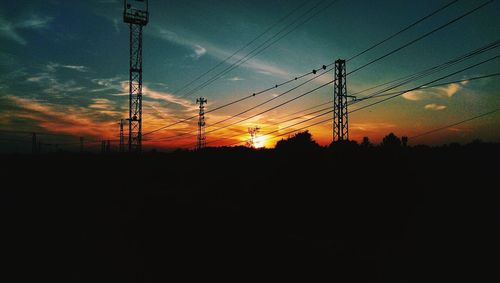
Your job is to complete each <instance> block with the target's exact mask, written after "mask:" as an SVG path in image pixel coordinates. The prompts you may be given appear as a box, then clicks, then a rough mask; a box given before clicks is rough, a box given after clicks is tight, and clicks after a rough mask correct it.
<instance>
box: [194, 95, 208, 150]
mask: <svg viewBox="0 0 500 283" xmlns="http://www.w3.org/2000/svg"><path fill="white" fill-rule="evenodd" d="M196 103H199V104H200V113H199V118H198V140H197V141H198V142H197V144H196V149H198V150H200V149H202V148H204V147H205V144H206V137H205V104H206V103H207V100H206V99H205V98H203V97H200V98H197V99H196Z"/></svg>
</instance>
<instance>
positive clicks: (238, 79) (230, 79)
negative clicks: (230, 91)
mask: <svg viewBox="0 0 500 283" xmlns="http://www.w3.org/2000/svg"><path fill="white" fill-rule="evenodd" d="M227 80H228V81H232V82H237V81H244V80H245V79H243V78H240V77H232V78H229V79H227Z"/></svg>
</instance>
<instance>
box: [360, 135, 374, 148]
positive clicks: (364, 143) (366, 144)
mask: <svg viewBox="0 0 500 283" xmlns="http://www.w3.org/2000/svg"><path fill="white" fill-rule="evenodd" d="M361 146H362V147H372V146H373V144H372V143H371V142H370V139H369V138H368V137H363V141H362V142H361Z"/></svg>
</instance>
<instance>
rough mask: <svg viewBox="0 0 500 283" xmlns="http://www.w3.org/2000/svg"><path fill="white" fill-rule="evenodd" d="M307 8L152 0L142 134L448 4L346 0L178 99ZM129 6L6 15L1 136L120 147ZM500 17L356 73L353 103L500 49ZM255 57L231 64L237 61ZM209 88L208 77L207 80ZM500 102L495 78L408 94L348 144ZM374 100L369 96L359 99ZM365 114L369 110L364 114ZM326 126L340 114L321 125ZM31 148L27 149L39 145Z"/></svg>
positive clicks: (56, 7) (483, 132)
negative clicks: (61, 137) (384, 86)
mask: <svg viewBox="0 0 500 283" xmlns="http://www.w3.org/2000/svg"><path fill="white" fill-rule="evenodd" d="M318 1H319V0H318ZM318 1H309V2H308V3H307V4H305V6H304V8H301V9H300V10H299V11H298V12H296V13H294V14H293V15H292V16H291V17H290V18H289V19H288V20H287V21H285V22H284V23H282V24H281V25H278V26H277V27H276V28H274V29H273V30H271V31H270V32H269V33H268V34H267V35H266V36H264V37H263V38H261V39H260V40H259V41H257V42H256V43H255V44H258V43H260V42H262V41H265V40H266V39H267V38H269V36H271V35H272V34H273V33H275V32H277V31H278V30H279V29H280V28H282V27H283V26H284V25H286V24H287V23H288V22H290V21H291V20H293V18H294V17H296V16H298V15H299V14H300V13H301V12H303V11H305V10H307V8H309V7H312V6H313V5H315V4H316V3H317V2H318ZM302 2H303V1H301V0H293V1H290V0H286V1H285V0H272V1H268V0H266V1H264V0H259V1H243V0H232V1H229V0H226V1H223V0H219V1H189V0H186V1H159V0H151V1H150V10H151V17H150V23H149V25H148V26H146V27H145V29H144V103H143V104H144V108H143V109H144V110H143V112H144V122H143V128H144V132H148V131H150V130H154V129H156V128H158V127H161V126H163V125H167V124H170V123H172V122H175V121H178V120H179V119H182V118H185V117H189V116H192V115H196V113H197V111H198V110H197V106H196V103H195V101H196V98H197V97H200V96H203V97H205V98H207V100H208V105H207V110H209V109H211V108H214V107H217V106H219V105H222V104H224V103H227V102H229V101H232V100H235V99H238V98H241V97H244V96H247V95H249V94H252V93H254V92H256V91H259V90H262V89H266V88H268V87H270V86H273V85H275V84H276V83H280V82H283V81H286V80H288V79H290V78H293V77H295V76H297V75H301V74H304V73H307V72H309V71H311V70H312V69H313V68H317V67H319V66H321V65H323V64H328V63H331V62H333V61H335V59H337V58H349V57H350V56H352V55H354V54H356V53H358V52H360V51H362V50H363V49H365V48H367V47H369V46H371V45H372V44H374V43H376V42H378V41H380V40H381V39H383V38H385V37H387V36H388V35H390V34H392V33H394V32H396V31H398V30H400V29H401V28H402V27H404V26H406V25H408V24H410V23H412V22H414V21H415V20H417V19H419V18H421V17H423V16H424V15H426V14H428V13H430V12H431V11H433V10H435V9H437V8H438V7H441V6H444V5H445V4H446V3H449V2H450V1H409V0H404V1H397V0H390V1H368V0H354V1H347V0H339V1H338V2H337V3H336V4H334V5H333V6H331V7H330V8H328V9H326V10H325V11H323V12H322V13H320V14H319V15H317V16H315V17H314V18H313V19H312V20H310V21H309V22H307V23H306V24H304V25H303V26H301V27H299V28H298V29H297V30H295V31H293V32H292V33H290V34H289V35H288V36H286V37H285V38H283V39H282V40H280V41H279V42H277V43H276V44H275V45H273V46H271V47H270V48H268V49H267V50H266V51H264V52H263V53H262V54H259V55H258V56H256V57H255V58H253V59H251V60H249V61H248V62H246V63H245V64H243V65H242V66H240V67H239V68H237V69H235V70H233V71H232V72H230V73H228V74H226V75H225V76H224V77H222V78H220V79H219V80H217V81H215V82H214V83H213V84H211V85H210V86H208V87H206V88H203V89H202V90H201V91H200V92H198V93H196V94H194V95H191V96H188V97H183V94H185V93H186V92H180V93H174V92H175V90H177V89H179V88H180V87H182V86H183V85H185V84H186V83H187V82H189V81H190V80H191V79H193V78H195V77H197V76H198V75H200V74H202V73H204V72H205V71H206V70H208V69H210V68H211V67H212V66H214V65H216V64H218V63H219V62H220V61H221V60H223V59H224V58H225V57H226V56H228V55H230V54H231V53H233V52H234V51H235V50H237V49H239V48H240V47H241V46H244V45H245V44H246V43H247V42H249V41H250V40H252V39H253V38H255V37H256V36H257V35H258V34H260V33H261V32H262V31H264V30H265V29H266V28H267V27H269V26H270V25H272V24H274V23H275V22H276V21H277V20H278V19H279V18H281V17H283V16H284V15H286V14H287V13H289V12H290V11H292V10H293V9H294V8H295V7H297V6H298V5H299V4H301V3H302ZM328 2H330V0H326V1H325V2H324V3H325V5H326V4H327V3H328ZM480 2H482V1H463V0H462V1H458V3H457V4H455V5H452V6H451V7H449V8H448V9H446V10H444V11H443V12H440V13H439V14H437V15H435V16H434V17H432V18H430V19H429V20H427V21H425V22H422V23H420V24H419V25H417V26H415V27H414V28H412V29H410V30H408V31H407V32H405V33H404V34H401V35H400V36H398V37H396V38H394V39H393V40H391V41H389V42H387V43H384V44H382V45H381V46H379V47H377V48H375V49H374V50H372V51H370V52H367V53H366V54H363V55H362V56H359V57H357V58H356V59H354V60H352V61H350V62H348V65H347V69H348V71H349V70H353V69H355V68H356V67H359V66H362V65H363V64H365V63H366V62H369V61H370V60H372V59H375V58H377V57H379V56H381V55H383V54H385V53H387V52H389V51H391V50H393V49H395V48H397V47H399V46H401V45H402V44H404V43H406V42H409V41H411V40H413V39H414V38H416V37H418V36H420V35H422V34H424V33H426V32H428V31H430V30H432V29H433V28H435V27H437V26H439V25H441V24H443V23H445V22H447V21H449V20H451V19H453V18H455V17H457V16H458V15H460V14H462V13H464V12H465V11H467V10H470V9H472V8H473V7H475V6H477V5H479V4H480ZM122 9H123V6H122V1H118V0H117V1H113V0H93V1H57V0H53V1H9V2H5V1H4V2H3V3H2V4H1V5H0V42H1V45H0V70H1V72H0V118H1V119H0V129H16V130H22V131H39V132H52V133H60V134H69V135H74V137H75V138H73V139H71V138H69V139H67V140H72V141H77V139H76V138H77V137H80V136H85V137H86V138H88V139H97V140H99V139H116V138H117V136H118V122H119V120H120V119H121V118H126V115H127V114H128V110H127V107H128V97H127V92H128V90H127V83H126V81H127V78H128V64H129V63H128V52H129V49H128V27H127V26H126V25H125V24H124V23H123V22H122ZM499 14H500V3H499V1H495V2H494V3H492V4H489V5H488V6H486V7H485V8H483V9H481V10H479V11H478V12H476V13H474V14H472V15H470V16H468V17H466V18H464V19H463V20H460V21H458V22H456V23H454V24H453V25H451V26H449V27H447V28H445V29H443V30H441V31H439V32H437V33H436V34H433V35H431V36H429V37H428V38H425V39H423V40H421V41H419V42H418V43H416V44H413V45H411V46H410V47H408V48H405V49H403V50H401V51H400V52H398V53H396V54H394V55H391V56H389V57H387V58H385V59H383V60H381V61H379V62H377V63H375V64H372V65H370V66H368V67H366V68H364V69H362V70H360V71H359V72H356V73H354V74H352V75H350V76H348V92H349V93H354V92H356V91H359V90H362V89H364V88H367V87H371V86H373V85H376V84H379V83H384V82H387V81H390V80H393V79H395V78H398V77H401V76H404V75H409V74H412V73H414V72H416V71H419V70H422V69H425V68H428V67H432V66H434V65H437V64H439V63H443V62H445V61H447V60H450V59H453V58H455V57H457V56H459V55H462V54H464V53H466V52H468V51H471V50H473V49H476V48H479V47H481V46H483V45H485V44H487V43H490V42H493V41H495V40H497V39H499V36H500V18H499V17H498V15H499ZM254 46H255V45H252V46H250V47H249V48H247V49H245V50H244V51H243V52H241V53H239V54H238V55H237V56H235V57H234V58H233V59H232V60H230V61H229V62H233V61H234V60H238V59H239V58H241V57H240V56H243V55H245V54H246V53H248V52H249V51H250V50H251V49H252V47H254ZM498 54H499V51H498V50H492V51H489V52H487V53H484V54H482V55H480V56H477V57H476V58H473V59H471V60H468V61H466V62H464V63H462V64H459V65H457V66H456V67H453V68H450V69H449V70H445V71H442V72H440V73H438V74H436V75H433V76H430V77H428V78H424V79H422V80H419V81H416V82H414V83H411V84H409V85H407V86H403V87H401V88H399V89H407V88H410V87H413V86H416V85H419V84H422V83H425V82H427V81H430V80H432V79H435V78H437V77H440V76H443V75H445V74H448V73H451V72H453V71H455V70H458V69H460V68H463V67H465V66H468V65H470V64H473V63H476V62H479V61H481V60H485V59H487V58H489V57H492V56H495V55H498ZM227 66H228V64H227V63H225V64H222V66H221V68H220V69H218V70H222V69H223V68H224V67H227ZM499 66H500V64H499V60H495V61H492V62H489V63H487V64H484V65H481V66H479V67H477V68H473V69H470V70H468V71H466V72H463V73H460V74H457V75H455V76H453V77H450V78H448V79H446V80H444V81H453V80H460V79H466V78H469V77H474V76H480V75H487V74H492V73H498V72H499V71H500V69H499ZM212 74H215V73H211V75H212ZM332 76H333V74H331V73H330V74H327V75H325V76H323V77H321V78H320V79H318V80H317V81H315V82H313V83H310V84H307V85H305V86H303V87H301V88H299V89H297V90H295V91H292V92H290V93H288V94H287V95H284V96H283V97H281V98H279V99H276V100H274V101H273V102H272V103H269V104H267V105H265V106H263V107H260V108H258V109H256V110H253V111H251V112H249V113H246V114H244V115H243V116H242V117H238V118H236V119H233V120H230V121H228V122H226V123H222V124H220V125H217V126H215V127H219V126H223V125H226V124H228V123H231V122H235V121H238V120H239V119H242V118H245V117H248V116H251V115H253V114H255V113H258V112H260V111H262V110H265V109H267V108H269V107H272V106H274V105H277V104H279V103H282V102H283V101H285V100H287V99H290V98H292V97H294V96H297V95H299V94H301V93H303V92H306V91H308V90H311V89H313V88H315V87H317V86H319V85H321V84H323V83H325V82H327V81H329V80H331V79H332ZM208 78H210V76H207V77H204V78H203V79H202V80H201V81H200V82H199V83H201V82H203V81H205V80H206V79H208ZM307 78H310V76H309V77H307ZM307 78H306V79H307ZM300 82H302V81H300ZM300 82H297V83H292V84H289V85H286V86H283V87H280V88H277V89H275V90H272V91H270V92H267V93H264V94H262V95H259V96H257V97H255V98H252V99H249V100H246V101H245V102H244V103H240V104H236V105H234V106H231V107H228V108H225V109H222V110H221V111H216V112H213V113H210V114H207V116H206V122H207V129H206V130H207V132H208V131H210V130H212V129H213V128H214V127H210V123H214V122H216V121H219V120H221V119H224V118H226V117H229V116H231V115H233V114H235V113H238V112H240V111H242V110H245V109H246V108H249V107H251V106H254V105H256V104H258V103H260V102H262V101H264V100H266V99H269V98H271V97H273V96H276V95H278V94H280V93H282V92H284V91H286V90H288V89H289V88H291V87H293V86H295V85H297V84H298V83H300ZM196 85H197V84H194V85H193V86H196ZM499 91H500V80H499V79H498V77H493V78H488V79H484V80H477V81H470V82H464V83H456V84H451V85H447V86H441V87H438V88H432V89H427V90H421V91H417V92H411V93H407V94H405V95H403V96H402V97H399V98H396V99H393V100H391V101H389V102H387V103H382V104H380V105H377V106H374V107H370V108H367V109H366V110H363V111H359V112H356V113H352V115H350V117H349V118H350V135H351V138H352V139H355V140H358V141H361V139H362V137H364V136H368V137H370V139H371V140H372V141H374V142H379V141H380V139H381V138H382V137H383V136H384V135H386V134H388V133H389V132H394V133H395V134H396V135H400V136H401V135H406V136H412V135H416V134H419V133H421V132H425V131H427V130H430V129H433V128H437V127H440V126H444V125H447V124H450V123H453V122H456V121H460V120H463V119H466V118H468V117H472V116H475V115H478V114H481V113H484V112H487V111H490V110H493V109H496V108H498V107H499V106H500V96H499V95H498V92H499ZM368 94H370V92H367V93H364V94H363V95H361V96H364V95H368ZM332 95H333V90H332V87H331V86H328V87H325V88H322V89H321V90H319V91H317V92H315V93H312V94H310V95H307V96H306V97H304V98H301V99H298V100H296V101H294V102H292V103H290V104H288V105H287V106H285V107H281V108H277V109H275V110H273V111H270V112H268V113H265V114H263V115H259V116H257V117H255V118H252V119H250V120H248V121H245V122H244V123H242V124H240V125H236V126H233V127H229V128H228V129H224V130H221V131H217V132H214V133H213V134H208V135H207V140H208V141H209V142H210V141H214V140H219V139H221V138H223V137H228V136H233V135H237V134H241V135H240V136H239V137H236V138H231V139H228V140H224V141H220V142H217V143H213V144H211V145H225V144H232V143H235V142H237V141H241V142H242V145H243V144H244V142H245V141H246V140H247V139H248V138H249V136H248V134H247V128H249V127H255V126H259V127H260V128H262V130H261V132H260V134H261V135H263V134H265V133H266V132H270V131H276V130H280V129H282V128H286V127H287V126H289V125H291V124H293V123H296V122H297V121H299V120H296V121H292V122H288V123H278V124H276V125H274V124H275V123H277V122H279V121H281V120H283V119H282V117H285V116H286V115H288V114H290V113H293V112H297V111H299V110H301V109H305V108H308V107H312V106H314V105H316V104H320V103H323V102H326V101H329V100H330V99H332ZM364 104H368V101H367V102H366V103H360V104H358V105H359V106H362V105H364ZM358 105H355V106H352V109H355V108H357V107H358ZM297 116H300V115H297ZM328 117H331V114H330V115H328V116H323V117H321V118H318V120H321V119H326V118H328ZM318 120H312V121H311V122H309V123H305V124H300V125H297V126H296V127H292V128H287V129H284V130H282V131H278V132H277V133H285V132H288V131H290V130H292V129H294V128H299V127H303V126H304V125H307V124H310V123H313V122H315V121H318ZM196 123H197V120H196V119H193V120H191V121H190V122H188V123H182V124H179V125H176V126H175V127H171V128H168V129H165V130H163V131H160V132H157V133H155V134H152V135H149V136H146V137H145V140H144V145H145V147H149V148H152V147H155V148H176V147H185V146H192V145H194V143H195V135H191V134H189V135H185V136H183V138H182V139H181V138H179V139H175V140H162V139H165V138H168V137H172V136H175V135H177V134H179V133H185V132H192V131H194V130H196ZM499 126H500V114H499V113H498V112H497V113H496V114H494V115H491V116H488V117H484V118H481V119H477V120H474V121H472V122H470V123H467V124H463V125H460V126H457V127H451V128H449V129H446V130H444V131H441V132H438V133H435V134H433V135H429V136H425V137H422V138H421V139H419V140H418V143H427V144H441V143H448V142H452V141H457V142H469V141H471V140H473V139H475V138H480V139H482V140H485V141H495V142H499V141H500V131H498V129H499ZM331 127H332V126H331V123H330V124H322V125H320V126H316V127H312V128H310V129H309V130H310V132H311V133H312V134H313V137H314V139H315V140H317V141H318V142H319V143H320V144H322V145H327V144H328V143H329V142H330V140H331ZM273 136H274V135H270V136H267V137H265V138H261V139H260V140H259V143H262V144H263V145H264V146H266V147H272V146H273V145H274V143H275V142H276V141H278V140H279V139H271V138H272V137H273ZM24 138H27V140H28V141H29V137H24ZM53 139H55V137H53Z"/></svg>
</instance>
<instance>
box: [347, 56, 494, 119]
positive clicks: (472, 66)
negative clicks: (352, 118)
mask: <svg viewBox="0 0 500 283" xmlns="http://www.w3.org/2000/svg"><path fill="white" fill-rule="evenodd" d="M499 57H500V55H496V56H494V57H491V58H489V59H486V60H483V61H481V62H479V63H476V64H473V65H471V66H468V67H466V68H463V69H460V70H458V71H456V72H453V73H451V74H449V75H446V76H442V77H440V78H438V79H435V80H433V81H431V82H429V83H427V84H423V85H420V86H418V87H414V88H411V89H409V90H406V91H404V92H402V93H396V94H394V95H392V96H389V97H388V98H385V99H382V100H379V101H376V102H373V103H371V104H368V105H365V106H362V107H360V108H357V109H354V110H352V111H349V114H350V113H353V112H357V111H360V110H362V109H365V108H368V107H371V106H374V105H377V104H380V103H382V102H385V101H388V100H390V99H393V98H395V97H398V96H400V95H402V94H404V93H407V92H411V91H415V90H418V89H419V88H421V87H424V86H425V85H428V84H433V83H435V82H437V81H440V80H442V79H445V78H448V77H451V76H453V75H456V74H458V73H461V72H463V71H466V70H469V69H472V68H474V67H477V66H479V65H482V64H485V63H487V62H490V61H493V60H495V59H498V58H499Z"/></svg>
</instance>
